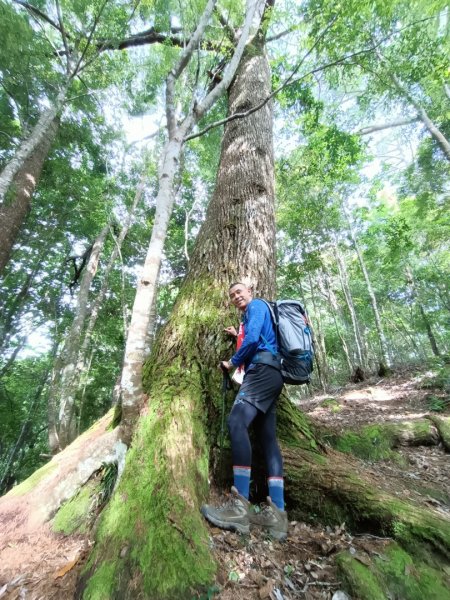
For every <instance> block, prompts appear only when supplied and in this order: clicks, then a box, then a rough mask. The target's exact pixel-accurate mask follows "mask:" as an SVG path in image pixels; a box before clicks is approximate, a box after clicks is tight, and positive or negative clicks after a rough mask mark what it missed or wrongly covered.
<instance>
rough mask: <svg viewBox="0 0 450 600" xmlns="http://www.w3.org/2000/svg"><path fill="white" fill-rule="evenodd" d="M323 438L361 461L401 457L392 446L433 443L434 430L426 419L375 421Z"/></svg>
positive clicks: (434, 438) (399, 458) (434, 437)
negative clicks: (395, 421)
mask: <svg viewBox="0 0 450 600" xmlns="http://www.w3.org/2000/svg"><path fill="white" fill-rule="evenodd" d="M326 440H327V441H328V442H329V443H330V444H331V445H332V446H333V448H336V450H339V452H345V453H347V454H353V455H354V456H358V457H359V458H362V459H364V460H370V461H378V460H395V461H396V462H398V461H400V460H401V457H400V455H399V454H398V453H397V452H394V451H393V449H394V448H396V447H397V446H399V445H401V444H411V445H420V444H433V443H436V442H437V436H436V431H435V429H434V427H433V423H432V422H431V421H430V420H429V419H420V420H417V421H407V422H399V423H378V424H376V425H368V426H366V427H362V428H361V429H358V430H356V431H345V432H343V433H341V434H339V435H337V434H335V433H331V434H328V435H327V436H326Z"/></svg>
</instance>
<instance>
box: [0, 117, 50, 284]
mask: <svg viewBox="0 0 450 600" xmlns="http://www.w3.org/2000/svg"><path fill="white" fill-rule="evenodd" d="M59 123H60V121H59V117H58V116H56V117H55V118H54V119H53V120H52V121H49V122H48V126H47V130H46V131H45V135H43V136H42V137H41V140H40V143H39V144H38V145H36V146H35V148H34V150H33V152H32V153H31V154H30V155H29V156H28V158H27V159H26V160H25V161H24V163H23V165H22V166H21V168H20V169H19V170H18V171H17V172H16V174H15V176H14V179H13V181H12V184H11V186H10V188H9V190H10V191H9V196H5V198H4V199H3V202H1V203H0V227H1V235H0V274H1V273H2V272H3V270H4V268H5V266H6V264H7V263H8V261H9V258H10V256H11V251H12V247H13V245H14V243H15V241H16V239H17V237H18V235H19V232H20V230H21V228H22V225H23V223H24V221H25V219H26V218H27V216H28V213H29V212H30V208H31V197H32V195H33V193H34V190H35V189H36V186H37V184H38V181H39V178H40V176H41V172H42V167H43V165H44V162H45V159H46V158H47V155H48V153H49V151H50V148H51V146H52V144H53V141H54V139H55V137H56V134H57V132H58V129H59Z"/></svg>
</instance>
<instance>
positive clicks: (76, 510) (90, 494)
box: [52, 482, 97, 535]
mask: <svg viewBox="0 0 450 600" xmlns="http://www.w3.org/2000/svg"><path fill="white" fill-rule="evenodd" d="M96 492H97V486H96V484H95V483H94V482H89V483H88V484H86V485H85V486H84V487H82V488H81V490H80V491H79V492H78V494H76V495H75V496H74V497H73V498H71V499H70V500H69V501H68V502H66V503H65V504H63V505H62V506H61V508H60V509H59V510H58V512H57V513H56V515H55V517H54V519H53V522H52V529H53V531H56V532H58V533H64V534H65V535H70V534H72V533H87V531H88V530H89V524H90V513H91V508H92V502H93V498H94V496H95V494H96Z"/></svg>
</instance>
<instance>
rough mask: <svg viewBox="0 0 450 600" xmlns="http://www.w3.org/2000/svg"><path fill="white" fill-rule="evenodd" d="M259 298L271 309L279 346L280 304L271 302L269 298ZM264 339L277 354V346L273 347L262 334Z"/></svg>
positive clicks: (274, 353) (276, 341)
mask: <svg viewBox="0 0 450 600" xmlns="http://www.w3.org/2000/svg"><path fill="white" fill-rule="evenodd" d="M258 300H262V302H264V304H265V305H266V306H267V308H268V309H269V313H270V316H271V317H272V323H273V328H274V331H275V343H276V346H277V348H278V346H279V334H278V325H279V317H278V306H277V303H276V302H269V301H268V300H264V298H258ZM261 339H262V341H263V342H264V343H265V344H266V345H267V346H268V347H269V348H271V352H272V354H273V355H274V356H275V355H276V354H277V350H276V348H273V347H272V345H271V344H269V342H268V341H267V340H266V338H265V337H264V336H263V335H262V336H261Z"/></svg>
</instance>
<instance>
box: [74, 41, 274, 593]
mask: <svg viewBox="0 0 450 600" xmlns="http://www.w3.org/2000/svg"><path fill="white" fill-rule="evenodd" d="M269 91H270V70H269V68H268V64H267V60H266V57H265V55H264V52H263V45H262V41H255V43H254V44H253V45H252V46H251V47H249V48H248V49H247V50H246V53H245V56H244V58H243V59H242V61H241V65H240V68H239V72H238V73H237V75H236V78H235V80H234V82H233V85H232V87H231V90H230V93H229V112H230V114H232V113H235V112H238V111H240V110H242V109H243V108H244V107H247V108H248V107H251V106H254V105H256V104H257V103H258V102H260V101H261V99H262V98H264V97H265V96H266V95H267V93H268V92H269ZM274 239H275V221H274V175H273V148H272V106H271V103H268V104H267V105H266V106H265V107H264V108H263V109H261V111H258V112H257V113H254V115H252V116H251V117H249V118H248V119H245V120H236V121H231V122H229V123H228V124H227V126H226V129H225V134H224V140H223V145H222V153H221V162H220V167H219V175H218V179H217V184H216V189H215V192H214V196H213V198H212V200H211V203H210V205H209V208H208V211H207V217H206V220H205V223H204V225H203V226H202V228H201V231H200V233H199V236H198V239H197V243H196V247H195V249H194V251H193V254H192V257H191V260H190V270H189V274H188V276H187V279H186V281H185V284H184V286H183V288H182V291H181V292H180V295H179V298H178V301H177V303H176V306H175V309H174V311H173V314H172V317H171V319H170V321H169V324H168V326H167V327H166V328H165V330H164V332H163V334H162V335H161V337H159V339H158V340H157V341H156V343H155V346H154V349H153V353H152V360H151V361H150V362H148V363H147V366H146V369H145V387H146V391H147V392H148V394H149V398H150V401H149V407H148V409H146V412H147V415H146V416H145V417H144V418H143V419H141V420H140V421H139V427H138V430H137V433H136V435H135V437H134V439H133V444H132V447H131V449H130V450H129V452H128V456H127V466H126V468H125V472H124V475H123V477H122V480H121V482H120V483H119V488H118V491H117V494H116V495H115V498H114V499H113V501H112V503H111V504H110V506H109V507H108V510H107V512H106V513H105V516H104V519H102V523H101V524H100V527H99V536H98V544H97V546H96V552H95V554H94V555H93V556H92V557H91V560H90V561H89V565H88V571H87V573H86V579H89V580H88V581H87V582H85V581H83V582H82V585H81V586H80V588H83V587H84V586H86V587H85V589H84V592H83V594H81V591H80V596H81V595H83V597H85V598H91V597H95V594H96V593H97V590H98V589H99V586H103V589H104V597H109V598H132V597H138V596H139V594H142V595H143V596H145V597H148V598H155V599H156V598H164V597H175V598H180V597H183V594H186V593H187V590H188V588H189V587H191V586H198V585H201V584H207V583H208V582H209V581H210V580H211V578H212V577H213V573H214V563H213V562H212V559H211V556H210V553H209V549H208V537H207V528H206V526H205V524H204V522H203V520H202V517H201V515H200V512H199V510H198V509H199V505H200V503H201V502H202V501H203V500H204V499H205V497H206V494H207V487H208V483H207V481H208V464H209V458H210V445H212V447H213V448H214V447H215V446H216V443H217V439H218V437H219V430H220V416H219V415H220V414H221V394H220V374H219V372H218V370H217V367H216V364H217V361H218V360H219V358H220V357H223V356H227V355H228V353H229V352H230V350H231V349H230V348H229V347H228V345H227V342H225V341H224V338H223V335H222V330H223V327H224V326H225V325H226V324H228V323H229V320H230V319H233V318H234V319H237V315H236V313H235V312H234V311H233V312H231V310H230V309H228V310H227V306H228V302H227V294H226V290H227V288H228V285H229V283H230V282H231V281H233V280H237V279H246V280H247V281H249V282H251V283H252V284H253V285H254V288H255V292H256V293H257V294H260V295H263V296H265V297H267V298H273V297H274V293H275V289H274V283H275V246H274ZM136 478H137V479H136ZM138 480H139V483H138ZM124 495H126V496H127V501H126V502H125V503H124V502H122V500H120V499H121V498H124V497H125V496H124ZM111 519H112V520H114V521H115V522H120V523H121V526H120V529H121V533H120V534H119V536H118V537H117V535H116V534H117V533H118V532H117V531H116V532H113V530H112V528H111V523H112V521H111ZM135 519H137V521H139V522H140V523H141V524H142V528H139V531H137V530H136V520H135ZM132 539H133V543H132V545H130V541H131V540H132ZM124 549H125V550H124ZM121 550H122V551H121ZM150 556H151V557H152V558H151V559H150Z"/></svg>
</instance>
